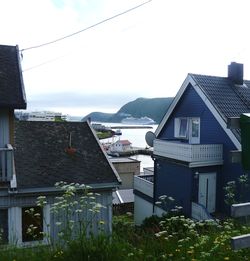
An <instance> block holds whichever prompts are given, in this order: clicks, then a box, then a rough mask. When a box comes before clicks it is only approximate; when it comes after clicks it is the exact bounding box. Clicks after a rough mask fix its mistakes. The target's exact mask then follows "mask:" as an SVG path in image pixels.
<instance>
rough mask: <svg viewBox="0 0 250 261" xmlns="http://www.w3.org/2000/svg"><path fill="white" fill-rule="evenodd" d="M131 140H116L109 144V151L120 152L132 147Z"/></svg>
mask: <svg viewBox="0 0 250 261" xmlns="http://www.w3.org/2000/svg"><path fill="white" fill-rule="evenodd" d="M131 144H132V143H131V142H130V141H129V140H118V141H116V142H115V143H113V144H112V145H111V146H110V151H111V152H122V151H128V150H131V149H132V146H131Z"/></svg>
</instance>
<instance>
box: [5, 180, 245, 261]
mask: <svg viewBox="0 0 250 261" xmlns="http://www.w3.org/2000/svg"><path fill="white" fill-rule="evenodd" d="M56 186H57V187H58V188H61V189H62V190H63V191H64V193H63V194H62V195H61V196H60V197H56V200H55V203H54V204H52V206H51V211H52V212H53V213H54V215H56V216H57V217H58V219H57V220H58V221H60V218H62V217H69V219H68V220H67V219H66V221H67V222H66V223H65V224H66V225H67V224H68V225H67V226H66V227H62V229H61V231H60V234H62V238H60V237H59V238H60V240H61V241H60V240H58V243H57V244H56V245H49V246H43V245H38V246H37V247H29V248H18V247H16V246H6V245H5V246H4V245H2V246H1V248H0V260H1V261H2V260H3V261H27V260H29V261H56V260H57V261H66V260H74V261H78V260H79V261H80V260H81V261H82V260H91V261H95V260H96V261H112V260H125V261H126V260H135V261H137V260H138V261H141V260H142V261H144V260H150V261H154V260H157V261H158V260H159V261H161V260H178V261H179V260H190V261H198V260H199V261H210V260H211V261H217V260H218V261H221V260H237V261H241V260H242V261H243V260H250V248H249V249H242V250H238V251H234V250H232V249H231V246H230V239H231V237H232V236H238V235H242V234H248V233H250V226H249V225H243V224H242V223H240V222H238V221H237V220H233V219H228V220H224V221H204V222H195V221H193V220H191V219H189V218H186V217H184V216H183V215H180V214H178V212H176V211H175V212H174V213H175V214H173V213H172V212H169V213H172V214H169V215H167V216H164V217H162V218H159V217H155V216H153V217H151V218H148V219H146V220H145V221H144V223H143V224H142V226H140V227H137V226H135V225H134V222H133V216H132V215H123V216H114V217H113V234H112V235H110V236H108V235H104V234H103V233H102V232H101V231H102V230H100V232H99V235H97V236H93V234H91V233H88V237H86V232H87V231H89V229H90V228H91V226H92V225H91V224H92V222H90V221H91V220H88V219H86V217H85V215H82V210H83V209H88V210H89V214H88V215H87V216H90V213H91V216H90V217H92V221H93V220H95V219H96V217H97V215H98V213H99V212H100V209H101V208H103V207H104V206H102V205H100V204H99V203H97V202H96V197H98V196H99V194H97V193H92V192H89V188H88V187H87V186H85V185H79V184H66V183H65V182H59V183H58V184H57V185H56ZM80 192H82V194H81V193H80ZM76 196H77V198H76ZM76 199H78V200H76ZM170 201H171V202H172V199H171V200H170ZM171 202H170V203H171ZM46 203H47V202H46V197H44V196H40V197H38V200H37V205H38V206H40V207H43V206H44V205H46ZM30 212H31V211H30ZM31 214H32V212H31ZM62 214H63V215H62ZM72 217H75V218H76V219H75V221H73V220H71V218H72ZM56 223H58V225H59V227H61V225H60V224H61V223H62V222H56ZM99 223H100V222H98V224H99ZM101 223H103V221H101ZM79 225H80V226H79ZM77 228H78V229H77ZM79 228H80V229H79ZM76 229H77V230H76ZM74 231H76V232H77V233H74ZM81 231H82V232H81ZM44 236H45V235H44Z"/></svg>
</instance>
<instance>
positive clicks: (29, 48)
mask: <svg viewBox="0 0 250 261" xmlns="http://www.w3.org/2000/svg"><path fill="white" fill-rule="evenodd" d="M151 1H152V0H148V1H146V2H143V3H142V4H139V5H137V6H134V7H132V8H130V9H128V10H126V11H123V12H121V13H119V14H116V15H114V16H112V17H109V18H106V19H104V20H102V21H100V22H98V23H96V24H93V25H90V26H88V27H86V28H84V29H82V30H80V31H77V32H74V33H72V34H68V35H66V36H63V37H61V38H58V39H55V40H53V41H50V42H46V43H42V44H39V45H34V46H31V47H27V48H23V49H21V50H20V52H21V53H23V52H24V51H28V50H31V49H35V48H40V47H43V46H46V45H49V44H53V43H56V42H59V41H62V40H64V39H67V38H69V37H72V36H75V35H77V34H80V33H82V32H84V31H87V30H89V29H91V28H93V27H96V26H98V25H100V24H103V23H106V22H108V21H110V20H112V19H114V18H117V17H119V16H122V15H124V14H126V13H129V12H131V11H133V10H135V9H137V8H139V7H141V6H143V5H145V4H148V3H149V2H151Z"/></svg>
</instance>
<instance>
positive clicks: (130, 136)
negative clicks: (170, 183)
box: [101, 123, 158, 172]
mask: <svg viewBox="0 0 250 261" xmlns="http://www.w3.org/2000/svg"><path fill="white" fill-rule="evenodd" d="M102 124H103V125H105V126H107V127H111V128H112V126H130V125H126V124H122V123H102ZM133 126H134V125H133ZM138 126H139V125H138ZM140 126H142V125H140ZM157 126H158V125H147V127H149V128H147V129H121V132H122V135H121V136H116V137H114V138H109V139H104V140H101V142H102V143H103V142H104V143H105V142H115V141H117V140H118V139H121V140H129V141H130V142H131V143H132V146H133V147H140V148H146V147H148V145H147V143H146V140H145V136H146V133H147V132H148V131H152V132H155V130H156V128H157ZM131 158H133V159H137V160H139V161H141V172H142V171H143V168H145V167H153V160H152V158H151V156H148V155H134V156H131Z"/></svg>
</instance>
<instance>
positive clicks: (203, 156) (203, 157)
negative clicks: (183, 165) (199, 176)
mask: <svg viewBox="0 0 250 261" xmlns="http://www.w3.org/2000/svg"><path fill="white" fill-rule="evenodd" d="M154 154H155V155H158V156H162V157H167V158H171V159H176V160H181V161H186V162H190V163H199V162H206V163H211V164H212V163H214V164H217V165H219V164H223V145H222V144H187V143H183V142H179V141H167V140H159V139H156V140H155V141H154Z"/></svg>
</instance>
